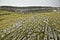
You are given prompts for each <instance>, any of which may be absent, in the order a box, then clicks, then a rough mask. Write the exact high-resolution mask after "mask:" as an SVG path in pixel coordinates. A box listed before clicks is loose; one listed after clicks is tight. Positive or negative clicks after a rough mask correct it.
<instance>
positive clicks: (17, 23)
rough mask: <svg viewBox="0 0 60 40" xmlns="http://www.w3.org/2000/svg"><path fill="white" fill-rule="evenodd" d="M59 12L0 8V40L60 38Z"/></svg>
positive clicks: (48, 39)
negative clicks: (20, 10)
mask: <svg viewBox="0 0 60 40" xmlns="http://www.w3.org/2000/svg"><path fill="white" fill-rule="evenodd" d="M59 35H60V13H57V12H45V13H44V12H42V13H38V12H33V13H15V12H9V11H4V10H0V40H23V39H24V40H28V39H29V40H60V36H59Z"/></svg>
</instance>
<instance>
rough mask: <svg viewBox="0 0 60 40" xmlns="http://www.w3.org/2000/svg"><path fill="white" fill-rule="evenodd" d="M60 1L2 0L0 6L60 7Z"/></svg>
mask: <svg viewBox="0 0 60 40" xmlns="http://www.w3.org/2000/svg"><path fill="white" fill-rule="evenodd" d="M59 3H60V0H1V1H0V5H17V6H29V5H30V6H32V5H34V6H36V5H38V6H41V5H43V6H60V4H59Z"/></svg>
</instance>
